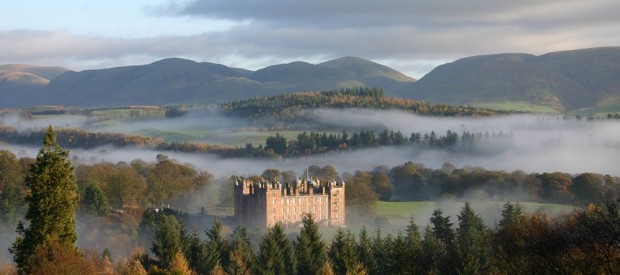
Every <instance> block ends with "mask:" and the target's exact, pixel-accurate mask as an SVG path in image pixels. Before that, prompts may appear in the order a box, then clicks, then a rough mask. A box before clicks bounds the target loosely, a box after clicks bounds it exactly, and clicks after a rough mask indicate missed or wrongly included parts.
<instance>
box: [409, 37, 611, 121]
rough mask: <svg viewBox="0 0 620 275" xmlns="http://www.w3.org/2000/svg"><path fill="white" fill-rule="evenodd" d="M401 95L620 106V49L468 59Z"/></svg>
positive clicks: (558, 106)
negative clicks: (619, 104)
mask: <svg viewBox="0 0 620 275" xmlns="http://www.w3.org/2000/svg"><path fill="white" fill-rule="evenodd" d="M397 95H398V96H406V97H414V98H417V99H420V100H427V101H430V102H441V103H446V104H473V105H476V104H482V105H484V103H508V102H521V103H526V104H530V105H538V106H547V107H550V108H553V109H555V110H558V111H571V110H576V109H580V108H592V107H597V106H606V105H613V104H618V103H620V47H604V48H591V49H582V50H572V51H562V52H553V53H548V54H544V55H540V56H535V55H530V54H516V53H515V54H510V53H508V54H494V55H482V56H473V57H467V58H463V59H459V60H456V61H454V62H452V63H448V64H444V65H441V66H438V67H437V68H435V69H434V70H432V71H431V72H430V73H428V74H427V75H425V76H424V77H423V78H422V79H420V80H419V81H418V82H416V83H415V84H414V85H412V87H411V89H410V90H406V91H405V90H401V91H398V92H397ZM618 110H619V111H620V109H618Z"/></svg>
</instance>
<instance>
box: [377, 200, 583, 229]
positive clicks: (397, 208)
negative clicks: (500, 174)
mask: <svg viewBox="0 0 620 275" xmlns="http://www.w3.org/2000/svg"><path fill="white" fill-rule="evenodd" d="M464 203H465V202H439V201H415V202H412V201H407V202H385V201H380V202H378V203H377V208H376V214H377V217H385V218H387V220H388V221H389V223H390V224H391V225H405V224H407V223H408V222H409V219H410V218H411V217H414V218H415V220H416V223H417V224H418V225H421V224H426V223H427V222H428V220H427V218H428V217H430V215H431V214H432V212H433V211H434V210H435V209H437V208H441V209H442V210H443V211H444V212H445V214H447V215H451V216H452V219H451V220H452V222H453V223H457V222H458V221H457V219H456V213H458V212H459V211H460V209H461V208H462V207H463V205H464ZM504 204H505V202H500V201H477V202H472V207H473V208H474V210H475V211H476V212H477V213H478V214H480V215H481V216H482V217H486V218H487V219H498V218H499V216H500V215H501V211H502V209H503V206H504ZM519 205H520V206H521V208H522V209H523V211H524V212H526V213H533V212H539V211H540V212H544V213H548V214H551V215H555V214H561V213H567V212H570V211H572V210H574V209H575V207H574V206H570V205H562V204H547V203H534V202H519ZM421 218H422V219H424V220H420V219H421Z"/></svg>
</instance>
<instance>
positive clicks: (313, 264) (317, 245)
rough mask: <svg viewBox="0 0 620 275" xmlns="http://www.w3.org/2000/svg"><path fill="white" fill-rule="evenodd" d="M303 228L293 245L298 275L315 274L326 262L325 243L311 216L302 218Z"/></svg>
mask: <svg viewBox="0 0 620 275" xmlns="http://www.w3.org/2000/svg"><path fill="white" fill-rule="evenodd" d="M302 221H303V225H304V226H303V228H302V229H301V232H300V233H299V236H298V237H297V242H296V243H295V252H296V255H297V273H298V274H316V273H317V272H318V271H319V270H320V269H321V266H322V265H323V263H324V262H325V261H326V260H327V252H326V247H325V242H324V241H323V239H322V237H321V233H320V232H319V226H318V225H317V224H316V222H315V221H314V216H313V215H312V214H307V215H305V216H304V217H303V220H302Z"/></svg>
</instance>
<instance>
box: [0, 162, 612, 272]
mask: <svg viewBox="0 0 620 275" xmlns="http://www.w3.org/2000/svg"><path fill="white" fill-rule="evenodd" d="M0 156H1V158H0V175H1V178H0V191H1V192H0V215H1V219H0V220H2V221H3V223H2V224H1V225H0V227H1V231H2V234H3V236H2V239H8V238H10V236H14V235H13V234H12V233H10V232H13V231H14V229H15V226H16V224H17V222H18V221H19V220H22V219H23V215H24V214H25V212H26V210H27V207H28V206H27V204H26V203H25V200H24V197H25V196H26V195H27V194H28V192H29V191H28V187H27V186H26V184H25V182H27V179H28V178H29V176H28V175H29V174H30V173H32V168H31V167H32V165H33V163H35V162H36V160H35V159H32V158H28V157H24V158H19V159H18V158H17V157H16V156H15V155H14V154H13V153H11V152H9V151H6V150H2V151H0ZM305 172H307V173H311V174H312V175H313V176H315V177H319V178H324V179H330V178H342V179H344V180H345V181H347V182H348V184H347V193H346V196H347V197H346V202H347V223H348V224H349V225H350V227H349V229H345V228H340V229H337V230H336V232H333V233H331V234H330V235H333V236H331V237H329V238H328V239H325V238H323V237H322V235H321V234H322V233H321V230H319V228H318V225H317V224H316V223H314V221H313V218H312V217H311V216H308V217H307V218H306V219H305V220H304V225H303V228H302V229H300V231H299V232H297V230H296V228H287V227H286V225H278V226H276V227H273V228H269V229H267V230H266V231H264V230H262V229H257V228H249V229H247V228H244V227H242V226H239V225H235V223H234V222H232V223H231V222H230V220H227V218H226V216H227V215H226V214H227V213H228V214H229V213H230V209H231V208H232V207H233V206H232V205H230V202H231V201H232V199H231V196H232V190H231V189H232V188H227V187H229V186H232V179H215V178H214V177H213V175H211V174H210V173H209V172H208V171H204V170H203V171H201V170H199V169H197V168H195V167H193V166H192V165H191V164H183V163H179V162H177V161H175V160H171V159H170V158H169V157H167V156H166V155H158V156H157V159H156V160H155V162H145V161H143V160H140V159H136V160H134V161H132V162H131V163H124V162H120V163H116V164H113V163H99V164H94V165H79V166H77V167H75V176H76V177H75V179H76V180H75V184H76V189H77V193H78V194H79V197H80V202H79V204H78V206H77V210H76V213H77V216H78V227H81V230H80V232H81V233H80V234H79V239H78V241H77V244H78V246H79V247H80V250H68V251H67V250H66V249H67V248H66V247H64V246H63V245H59V244H55V243H53V242H50V243H49V244H48V246H46V247H45V249H47V251H48V252H47V253H53V255H55V256H54V257H53V258H49V257H47V256H45V255H46V254H45V253H43V252H41V253H43V254H36V253H35V254H34V255H33V257H35V258H36V257H39V258H36V259H37V261H36V262H37V263H38V264H37V265H33V266H32V267H31V268H32V270H31V271H32V272H33V273H34V274H37V272H36V270H39V272H43V271H45V270H50V269H51V270H54V269H57V270H62V272H70V269H71V268H73V269H75V270H92V271H93V273H94V272H103V273H105V274H139V273H142V274H147V273H148V274H192V273H196V274H211V273H215V274H251V273H254V274H308V273H320V274H429V273H440V274H454V273H461V272H463V273H477V274H480V273H482V274H485V273H488V274H490V273H506V274H508V273H510V274H513V273H530V272H534V271H536V273H539V272H542V273H558V272H560V273H573V272H581V273H609V274H612V273H614V272H617V270H618V268H619V266H618V259H620V247H618V244H619V242H618V233H619V230H620V216H619V210H620V208H619V203H620V201H619V200H618V198H619V197H620V196H619V194H620V179H618V178H615V177H612V176H609V175H600V174H593V173H583V174H579V175H570V174H566V173H559V172H558V173H542V174H536V173H534V174H526V173H524V172H521V171H515V172H512V173H507V172H503V171H487V170H484V169H482V168H470V167H464V168H455V167H453V166H452V165H451V164H445V165H444V167H442V168H441V169H436V170H434V169H428V168H425V167H424V166H423V165H421V164H415V163H411V162H408V163H404V164H402V165H398V166H395V167H391V168H389V167H385V166H382V167H376V168H375V169H373V170H372V171H356V172H355V173H352V174H350V173H343V174H339V173H338V171H336V169H335V168H334V167H332V166H330V165H326V166H324V167H319V166H310V167H308V169H307V170H306V171H305ZM260 176H262V177H265V178H268V179H280V180H282V181H284V182H286V181H287V180H290V179H292V178H295V177H297V175H296V173H295V171H282V172H280V171H279V170H277V169H268V170H266V171H265V172H264V173H263V175H260ZM260 176H258V175H257V176H256V177H257V179H258V178H260ZM302 176H305V175H302ZM474 190H485V191H486V192H488V193H489V195H491V196H494V197H502V198H506V200H511V201H519V200H525V199H527V200H528V201H549V202H557V203H565V204H573V205H576V206H582V207H579V208H576V210H575V211H573V212H570V213H564V214H562V215H560V216H552V215H549V214H545V213H525V212H523V211H521V209H520V206H519V204H518V203H510V202H508V203H506V204H505V206H504V209H503V211H502V219H501V220H499V221H497V222H496V223H495V224H492V225H489V224H488V222H485V221H483V219H482V218H481V217H480V215H479V214H477V213H476V212H475V211H474V210H473V209H472V208H471V206H470V205H469V204H465V205H464V206H463V208H462V210H461V212H460V213H459V214H458V215H457V217H456V219H454V218H451V217H450V216H447V215H445V214H444V213H443V212H442V209H440V208H438V209H436V210H435V211H434V212H433V215H432V216H431V218H430V220H429V221H428V223H426V222H425V221H421V222H422V223H421V225H424V224H427V225H426V227H424V226H420V225H418V224H417V223H416V222H420V221H414V220H412V221H411V222H410V224H409V226H407V227H406V228H399V227H383V228H382V227H380V226H378V224H379V223H376V222H375V219H369V217H373V216H374V204H375V203H376V201H377V200H394V199H398V200H433V199H438V198H440V197H453V198H463V199H464V198H465V197H466V196H465V195H466V194H467V193H468V192H469V191H474ZM517 190H518V191H517ZM515 194H518V195H515ZM515 196H516V197H515ZM519 196H521V197H519ZM190 202H192V203H195V202H199V203H198V204H192V203H190ZM158 205H172V206H170V207H173V208H175V209H177V210H170V211H159V212H158V211H155V210H154V209H155V208H153V206H156V207H157V206H158ZM198 209H200V210H198ZM498 211H499V210H498ZM184 212H194V213H196V212H202V213H205V212H207V213H213V214H216V215H218V216H219V217H221V218H217V219H216V221H215V222H214V223H213V224H212V225H211V226H210V227H206V226H205V227H203V228H199V229H192V231H191V232H190V231H188V230H189V227H187V226H186V225H185V224H184V221H186V220H187V216H186V215H187V214H183V213H184ZM220 219H221V222H220V221H219V220H220ZM383 225H384V226H385V224H383ZM367 227H368V228H376V229H375V230H371V231H372V232H371V233H369V232H368V231H367V229H366V228H367ZM355 228H360V229H359V233H357V232H354V231H353V230H356V229H355ZM200 231H204V235H203V234H202V233H198V232H200ZM287 250H288V252H286V251H287ZM0 255H2V254H0ZM47 255H49V254H47ZM63 257H66V258H63ZM592 259H596V261H592ZM61 261H62V262H63V263H64V262H71V263H72V264H71V265H62V266H58V265H59V262H61ZM5 262H7V261H6V260H5ZM402 263H407V264H406V265H403V264H402ZM446 263H450V264H446ZM11 266H12V265H11V264H10V263H6V264H4V265H3V267H2V270H3V271H2V272H5V273H7V272H8V274H11V272H13V271H11V270H14V269H13V267H11ZM37 268H38V269H37ZM75 270H74V271H75ZM136 272H137V273H136ZM67 274H68V273H67Z"/></svg>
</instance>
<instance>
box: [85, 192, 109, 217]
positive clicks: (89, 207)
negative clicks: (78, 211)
mask: <svg viewBox="0 0 620 275" xmlns="http://www.w3.org/2000/svg"><path fill="white" fill-rule="evenodd" d="M81 203H82V206H83V210H84V212H86V213H88V214H91V215H99V216H104V215H107V214H108V213H109V212H110V206H109V205H108V200H107V198H106V197H105V195H104V194H103V190H101V188H100V187H99V186H98V185H96V184H91V185H89V186H88V187H86V190H84V198H83V199H82V202H81Z"/></svg>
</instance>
